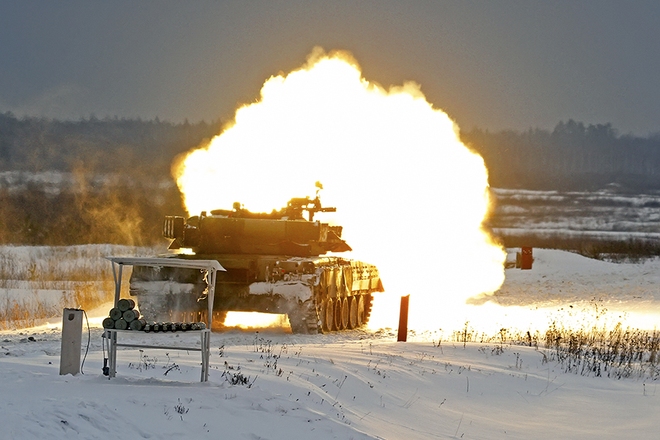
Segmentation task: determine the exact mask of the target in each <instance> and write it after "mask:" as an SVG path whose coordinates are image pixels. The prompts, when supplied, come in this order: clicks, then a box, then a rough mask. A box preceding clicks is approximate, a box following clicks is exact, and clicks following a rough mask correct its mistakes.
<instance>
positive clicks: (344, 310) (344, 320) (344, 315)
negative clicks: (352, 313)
mask: <svg viewBox="0 0 660 440" xmlns="http://www.w3.org/2000/svg"><path fill="white" fill-rule="evenodd" d="M348 312H349V310H348V298H344V299H342V300H341V329H342V330H346V329H347V328H348V317H349V313H348Z"/></svg>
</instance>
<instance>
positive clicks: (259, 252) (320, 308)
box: [130, 192, 383, 333]
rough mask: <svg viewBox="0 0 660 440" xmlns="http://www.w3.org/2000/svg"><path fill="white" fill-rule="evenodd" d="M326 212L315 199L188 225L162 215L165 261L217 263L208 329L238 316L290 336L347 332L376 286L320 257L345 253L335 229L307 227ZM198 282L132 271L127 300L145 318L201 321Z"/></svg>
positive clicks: (372, 274) (164, 272)
mask: <svg viewBox="0 0 660 440" xmlns="http://www.w3.org/2000/svg"><path fill="white" fill-rule="evenodd" d="M334 211H336V208H328V207H322V206H321V201H320V199H319V196H318V192H317V194H316V198H314V199H311V198H309V197H306V198H294V199H291V200H290V201H289V202H288V204H287V206H286V207H284V208H282V209H280V210H274V211H273V212H271V213H254V212H250V211H248V210H246V209H244V208H242V207H241V205H240V203H235V204H234V207H233V209H232V210H223V209H218V210H214V211H211V212H210V213H207V212H202V213H201V214H200V215H199V216H194V217H190V218H188V219H185V218H183V217H178V216H168V217H166V218H165V222H164V227H163V235H164V236H165V237H166V238H169V239H171V240H172V242H171V244H170V249H174V250H178V253H176V254H174V255H172V258H183V259H186V258H188V259H204V260H217V261H218V262H219V263H220V264H221V265H222V266H223V267H224V268H225V269H226V271H224V272H217V273H216V277H217V278H216V285H215V297H214V301H213V323H214V324H213V326H214V327H216V328H218V327H219V326H221V325H222V323H223V322H224V319H225V317H226V315H227V312H229V311H241V312H262V313H279V314H286V315H287V316H288V318H289V323H290V325H291V329H292V331H293V332H294V333H322V332H329V331H338V330H345V329H353V328H358V327H361V326H363V325H365V324H366V323H367V321H368V320H369V316H370V313H371V305H372V294H373V293H374V292H382V291H383V284H382V283H381V280H380V277H379V275H378V269H377V268H376V266H374V265H371V264H367V263H364V262H361V261H354V260H349V259H345V258H341V257H338V256H334V255H332V256H331V255H325V254H327V253H329V252H332V253H335V252H344V251H350V250H351V248H350V247H349V246H348V244H347V243H346V242H345V241H344V240H342V239H341V233H342V227H341V226H330V225H328V224H326V223H321V222H319V221H315V220H314V215H315V214H316V213H320V212H334ZM305 213H306V214H307V218H305V217H304V214H305ZM182 250H183V251H184V252H181V251H182ZM185 250H188V251H187V252H185ZM204 277H205V274H204V273H203V272H200V271H199V270H194V269H181V268H171V267H161V268H154V267H146V266H134V267H133V272H132V275H131V279H130V294H131V295H133V296H135V297H136V299H137V303H138V307H139V309H140V311H141V313H142V315H143V316H145V317H146V318H147V319H150V320H154V321H195V320H206V319H205V318H206V313H207V312H206V310H207V299H206V292H207V284H206V281H205V278H204Z"/></svg>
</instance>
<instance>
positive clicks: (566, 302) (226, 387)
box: [0, 249, 660, 440]
mask: <svg viewBox="0 0 660 440" xmlns="http://www.w3.org/2000/svg"><path fill="white" fill-rule="evenodd" d="M534 256H535V262H534V267H533V269H532V270H531V271H521V270H516V269H509V270H507V279H506V282H505V284H504V286H503V287H502V289H500V291H499V292H498V293H497V294H496V295H495V296H494V297H493V298H492V300H491V301H488V302H486V303H484V301H483V300H474V301H473V304H472V306H471V307H472V308H473V310H475V311H477V310H481V309H482V308H483V309H485V310H489V313H490V314H493V313H500V312H502V311H504V312H506V311H510V310H513V309H514V308H516V309H518V310H541V311H544V310H545V311H553V310H554V311H559V310H562V309H565V310H571V311H573V312H574V313H578V314H579V312H578V310H581V309H582V307H585V308H587V307H590V304H600V307H602V308H611V309H613V307H614V306H615V305H616V306H619V308H620V309H622V310H623V309H626V310H631V311H635V312H640V313H641V312H643V311H652V313H651V314H650V316H652V317H654V318H651V320H652V321H651V322H653V319H655V322H656V323H657V322H658V321H657V316H658V311H659V310H660V308H659V307H658V305H659V304H660V294H659V293H658V287H659V284H660V278H659V277H658V273H660V271H659V270H658V269H660V262H658V261H647V262H645V263H640V264H612V263H605V262H600V261H595V260H589V259H586V258H583V257H580V256H577V255H574V254H570V253H566V252H561V251H550V250H537V249H535V250H534ZM493 303H496V304H499V305H494V304H493ZM571 306H573V307H571ZM106 313H107V307H101V308H99V309H98V310H94V311H88V315H89V317H90V326H91V328H90V330H89V341H90V342H89V350H88V351H87V350H86V345H87V340H88V331H87V326H86V325H85V326H84V328H83V344H82V345H83V346H82V352H83V356H84V364H83V367H82V372H83V373H84V374H78V375H76V376H72V375H65V376H60V375H59V363H60V347H61V337H60V331H61V330H60V328H59V327H58V326H59V325H61V324H60V320H61V319H54V320H53V321H52V323H50V324H46V325H44V326H42V327H38V328H31V329H24V330H21V331H4V332H0V395H1V396H2V399H0V427H1V429H0V438H3V439H4V438H7V439H15V438H16V439H17V438H20V439H37V438H38V439H44V438H48V439H70V438H84V439H104V440H105V439H108V438H151V439H168V438H173V439H174V438H177V439H178V438H193V439H201V438H227V439H250V440H252V439H286V440H290V439H294V438H295V439H330V438H337V439H372V438H381V439H401V438H406V439H429V438H466V439H467V438H476V439H500V438H501V439H509V438H513V439H530V438H534V439H546V438H547V439H556V438H579V439H589V438H594V439H595V438H598V439H603V438H612V439H615V438H616V439H620V438H657V437H658V432H659V431H658V425H657V415H658V414H660V390H658V389H657V388H658V386H657V385H658V384H657V382H656V381H655V380H653V377H652V376H648V375H638V374H634V375H632V376H631V377H628V378H621V379H615V378H613V377H607V375H604V376H605V377H594V374H580V373H576V372H574V371H567V370H568V369H567V368H566V365H565V364H560V363H558V362H557V361H556V360H555V359H554V358H553V356H552V353H551V351H552V350H549V349H546V348H544V346H543V345H542V344H541V345H539V346H538V347H534V346H532V347H529V346H521V345H513V344H507V343H505V344H500V343H497V342H489V343H469V342H468V343H466V344H463V343H462V342H452V341H450V340H448V338H447V334H446V333H445V334H444V336H443V335H441V334H439V333H435V332H410V334H409V338H408V342H396V333H395V331H393V330H380V331H350V332H346V333H342V334H330V335H318V336H299V335H291V334H289V333H286V332H283V331H275V330H265V329H264V330H261V331H259V332H256V331H239V330H232V331H229V332H226V333H213V334H212V337H211V347H212V350H211V361H210V364H211V370H210V380H209V382H208V383H200V382H199V377H200V356H199V353H197V352H187V351H178V350H169V349H168V350H158V349H143V350H138V349H134V348H124V349H122V348H120V349H119V352H118V362H117V377H115V378H113V379H108V378H107V377H105V376H103V374H102V366H103V358H104V355H105V353H104V350H103V344H102V341H103V339H102V337H101V335H102V329H101V328H100V320H101V318H102V317H103V316H104V314H106ZM539 313H540V312H539ZM538 316H539V317H537V318H535V319H538V320H541V319H542V318H540V316H541V315H538ZM475 319H476V318H475ZM500 319H502V320H504V321H506V317H503V318H502V317H500ZM546 322H547V321H546ZM544 323H545V322H544ZM130 337H131V338H134V340H135V342H142V343H146V344H151V345H153V344H163V345H173V344H191V343H195V342H196V338H195V337H194V335H190V334H183V333H180V332H179V333H176V334H172V333H169V334H158V335H153V334H144V333H137V332H136V333H135V335H131V336H130ZM186 338H192V339H191V340H189V341H186ZM85 354H86V356H85Z"/></svg>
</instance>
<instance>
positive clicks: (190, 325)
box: [144, 322, 206, 333]
mask: <svg viewBox="0 0 660 440" xmlns="http://www.w3.org/2000/svg"><path fill="white" fill-rule="evenodd" d="M205 328H206V324H205V323H203V322H150V323H148V324H147V325H145V326H144V331H145V332H154V333H158V332H178V331H182V332H185V331H188V330H204V329H205Z"/></svg>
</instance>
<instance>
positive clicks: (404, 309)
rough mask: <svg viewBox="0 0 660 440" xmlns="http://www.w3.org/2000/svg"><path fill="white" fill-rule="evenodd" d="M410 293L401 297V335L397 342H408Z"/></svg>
mask: <svg viewBox="0 0 660 440" xmlns="http://www.w3.org/2000/svg"><path fill="white" fill-rule="evenodd" d="M409 301H410V295H406V296H402V297H401V310H400V311H399V335H398V338H397V342H406V340H407V337H408V303H409Z"/></svg>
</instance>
